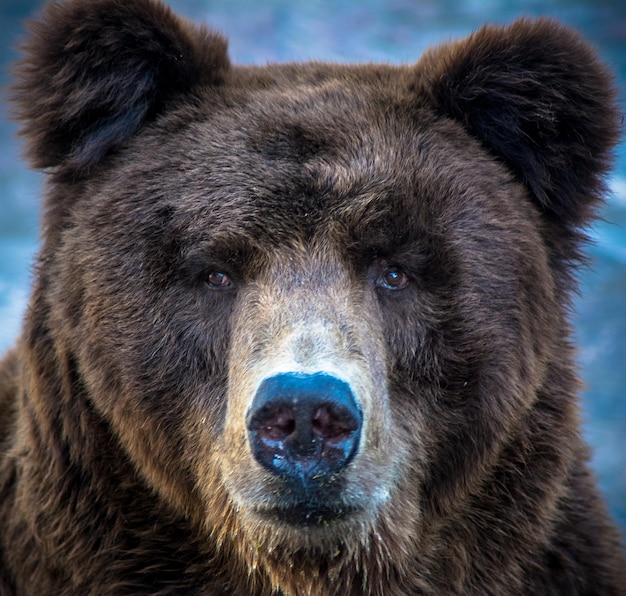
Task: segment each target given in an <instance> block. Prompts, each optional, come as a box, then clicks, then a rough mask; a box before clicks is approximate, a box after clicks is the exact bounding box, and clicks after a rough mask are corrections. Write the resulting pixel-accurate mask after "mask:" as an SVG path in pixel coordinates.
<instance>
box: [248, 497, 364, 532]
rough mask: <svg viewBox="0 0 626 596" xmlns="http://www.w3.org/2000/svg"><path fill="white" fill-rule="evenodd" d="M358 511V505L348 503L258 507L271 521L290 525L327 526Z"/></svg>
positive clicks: (261, 513)
mask: <svg viewBox="0 0 626 596" xmlns="http://www.w3.org/2000/svg"><path fill="white" fill-rule="evenodd" d="M357 512H358V508H357V507H353V506H352V507H351V506H346V505H340V504H337V505H321V504H320V505H317V504H312V503H302V504H298V505H292V506H289V507H274V508H270V509H265V508H264V509H257V510H256V513H257V515H259V516H260V517H262V518H264V519H265V520H267V521H270V522H271V523H274V524H276V523H279V524H286V525H288V526H297V527H299V528H301V527H319V528H325V527H329V526H333V525H336V524H338V523H340V522H342V521H345V520H346V519H348V518H351V517H353V516H354V515H355V514H356V513H357Z"/></svg>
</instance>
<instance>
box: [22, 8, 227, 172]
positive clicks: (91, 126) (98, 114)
mask: <svg viewBox="0 0 626 596" xmlns="http://www.w3.org/2000/svg"><path fill="white" fill-rule="evenodd" d="M22 49H23V51H24V52H25V56H24V58H22V59H21V60H20V61H19V62H18V63H17V64H16V65H15V67H14V74H15V78H16V82H15V84H14V85H13V92H12V99H13V101H14V104H15V113H16V116H17V119H18V120H19V121H20V122H21V124H22V127H21V134H22V135H23V136H24V137H26V139H27V155H28V157H29V158H30V160H31V162H32V164H33V165H34V166H35V167H39V168H46V167H52V166H62V167H64V168H66V169H68V171H71V172H72V173H73V174H74V175H80V174H81V172H85V171H86V170H87V169H88V168H89V167H91V166H93V165H95V164H96V163H98V162H99V161H100V160H101V159H102V158H103V157H104V156H105V155H106V154H107V153H109V152H110V151H112V150H114V149H115V148H117V147H119V146H120V145H121V144H123V143H124V142H125V141H126V140H127V139H128V138H129V137H130V136H132V135H134V134H135V133H136V132H137V131H138V130H139V129H140V128H141V126H142V125H143V124H144V123H145V122H146V121H147V120H149V119H150V118H153V117H154V116H155V115H156V114H157V113H158V112H159V110H161V109H162V108H163V106H164V104H165V102H166V101H167V100H169V99H171V98H172V97H173V96H175V95H177V94H181V93H185V92H187V91H189V90H190V89H191V88H192V87H194V86H195V85H201V84H209V85H217V84H219V83H220V82H221V81H222V80H223V78H224V76H225V74H226V72H227V70H228V67H229V61H228V57H227V52H226V41H225V39H224V38H222V37H221V36H220V35H218V34H216V33H213V32H211V31H209V30H208V29H206V28H197V27H194V26H193V25H191V24H188V23H186V22H185V21H183V20H182V19H180V18H178V17H177V16H175V15H174V14H173V13H172V12H171V11H170V10H169V9H168V8H167V7H166V6H164V5H163V4H161V3H160V2H158V1H154V0H66V1H65V2H62V3H55V2H49V3H48V4H47V5H46V7H45V8H44V10H43V13H42V14H41V16H40V18H39V19H37V20H36V21H34V22H32V23H31V24H30V35H29V36H28V37H27V39H26V41H25V43H24V45H23V47H22Z"/></svg>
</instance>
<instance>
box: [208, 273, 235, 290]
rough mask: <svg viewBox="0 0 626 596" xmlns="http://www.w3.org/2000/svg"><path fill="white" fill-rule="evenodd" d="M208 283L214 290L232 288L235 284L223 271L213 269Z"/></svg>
mask: <svg viewBox="0 0 626 596" xmlns="http://www.w3.org/2000/svg"><path fill="white" fill-rule="evenodd" d="M207 285H208V286H209V288H211V289H212V290H230V289H231V288H232V287H233V285H234V284H233V282H232V280H231V279H230V277H229V276H228V274H226V273H224V272H223V271H212V272H211V273H209V275H208V277H207Z"/></svg>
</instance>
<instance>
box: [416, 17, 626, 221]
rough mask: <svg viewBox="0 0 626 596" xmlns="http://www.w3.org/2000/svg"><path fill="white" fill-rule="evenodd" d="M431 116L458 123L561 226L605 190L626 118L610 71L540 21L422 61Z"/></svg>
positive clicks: (474, 38)
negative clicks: (523, 186)
mask: <svg viewBox="0 0 626 596" xmlns="http://www.w3.org/2000/svg"><path fill="white" fill-rule="evenodd" d="M417 68H418V70H419V71H420V73H421V74H420V76H421V77H422V79H421V81H422V84H423V85H424V87H423V90H424V91H425V92H426V94H427V96H428V97H429V99H430V102H431V103H432V105H433V107H434V109H435V111H436V112H437V113H438V114H440V115H443V116H446V117H449V118H452V119H454V120H456V121H458V122H460V123H461V124H462V125H463V126H464V127H465V128H466V129H467V130H468V132H469V133H470V134H471V135H472V136H474V137H475V138H476V139H478V140H479V141H480V142H481V143H482V144H483V146H484V147H486V148H487V149H488V150H489V151H490V152H491V153H492V154H493V155H494V156H496V157H497V158H498V159H501V160H502V161H503V162H504V163H505V164H506V165H507V166H508V167H509V168H510V169H511V170H512V172H513V173H514V174H515V176H516V177H517V178H518V179H519V180H520V181H521V182H523V183H524V184H525V185H526V187H527V188H528V190H529V191H530V194H531V196H532V197H533V199H534V200H535V202H536V204H537V205H538V206H539V207H540V209H541V211H542V212H543V213H544V216H545V217H546V218H548V219H549V220H550V221H551V222H552V223H555V224H556V225H558V226H559V227H560V228H561V229H562V230H569V231H573V230H575V229H576V228H577V227H579V226H581V225H583V224H585V223H586V222H587V221H588V220H589V219H590V218H591V217H592V216H593V214H594V211H595V207H596V205H597V203H598V202H599V200H600V199H601V197H602V195H603V193H604V192H605V191H606V188H605V185H604V181H603V178H604V175H605V174H606V173H607V171H608V168H609V166H610V165H611V161H612V160H611V156H612V149H613V147H614V146H615V144H616V142H617V140H618V136H619V131H620V126H621V120H622V117H621V114H620V111H619V109H618V107H617V101H616V96H617V93H616V91H615V89H614V86H613V76H612V74H611V72H610V71H609V70H608V69H607V67H606V66H604V65H603V64H602V63H601V62H600V61H599V59H598V57H597V55H596V53H595V51H594V50H593V48H591V46H589V45H588V44H587V43H586V42H585V41H583V40H582V39H581V38H580V36H579V35H578V34H577V33H576V32H574V31H573V30H571V29H569V28H567V27H564V26H563V25H560V24H558V23H557V22H555V21H553V20H551V19H547V18H542V19H538V20H534V21H533V20H529V19H519V20H517V21H515V22H513V23H512V24H511V25H510V26H508V27H498V26H486V27H483V28H482V29H480V30H479V31H477V32H476V33H474V34H473V35H470V36H469V37H467V38H466V39H464V40H461V41H459V42H456V43H452V44H449V45H444V46H440V47H438V48H434V49H432V50H430V51H428V52H427V53H426V54H425V55H424V56H423V58H422V59H421V60H420V62H419V63H418V65H417Z"/></svg>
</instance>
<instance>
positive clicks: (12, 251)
mask: <svg viewBox="0 0 626 596" xmlns="http://www.w3.org/2000/svg"><path fill="white" fill-rule="evenodd" d="M169 4H170V5H171V6H172V7H173V8H174V9H175V10H176V11H178V12H179V13H181V14H183V15H185V16H187V17H189V18H192V19H194V20H197V21H204V22H206V23H208V24H210V25H211V26H212V27H214V28H216V29H218V30H221V31H222V32H223V33H224V34H225V35H226V36H227V37H228V38H229V40H230V56H231V59H232V60H233V61H235V62H243V63H254V64H265V63H266V62H270V61H285V60H288V61H291V60H309V59H316V60H330V61H342V62H345V61H348V62H354V61H385V62H390V63H411V62H414V61H415V60H416V59H417V58H418V57H419V55H420V54H421V52H422V51H423V50H424V49H425V48H426V47H427V46H429V45H431V44H436V43H438V42H441V41H445V40H448V39H450V38H454V37H459V36H464V35H466V34H468V33H470V32H471V31H472V30H474V29H476V28H477V27H479V26H480V25H481V24H483V23H484V22H485V21H491V22H496V23H506V22H508V21H510V20H511V19H513V18H515V17H517V16H520V15H529V16H538V15H551V16H554V17H557V18H559V19H561V20H562V21H564V22H565V23H567V24H569V25H571V26H574V27H576V28H577V29H579V30H581V31H582V32H583V33H584V34H585V36H586V37H587V38H588V39H589V40H591V41H592V42H593V43H594V44H595V45H596V46H597V48H598V50H599V52H600V55H601V56H602V57H603V58H604V59H605V60H606V61H607V62H608V63H609V64H611V65H612V66H613V68H614V69H615V71H616V73H617V84H618V85H619V87H620V88H621V89H625V88H626V2H624V0H222V1H216V0H171V1H170V2H169ZM40 5H41V1H38V0H0V32H1V36H0V39H2V41H1V42H0V69H1V71H0V73H1V74H0V84H1V85H2V87H3V88H5V86H6V83H7V81H8V80H9V78H8V74H7V66H8V64H9V63H10V62H11V61H12V60H13V59H14V58H15V57H16V53H15V50H14V47H15V45H16V44H17V43H18V41H19V38H20V35H21V34H22V32H23V26H22V23H23V20H24V19H25V18H27V17H28V16H30V15H32V14H34V13H35V12H36V11H37V9H38V7H39V6H40ZM622 106H623V107H626V105H625V104H624V98H623V97H622ZM15 129H16V127H15V125H14V124H13V123H11V122H9V117H8V113H7V106H6V95H5V94H4V93H3V94H2V96H1V99H0V352H2V351H4V350H5V349H6V348H8V347H9V346H10V345H11V344H12V342H13V340H14V339H15V337H16V336H17V334H18V332H19V328H20V321H21V318H22V316H23V313H24V310H25V307H26V302H27V297H28V294H29V285H30V281H31V277H30V274H31V263H32V259H33V255H34V253H35V251H36V249H37V240H38V239H37V234H38V218H39V196H40V192H41V185H42V179H41V177H40V175H39V174H36V173H33V172H30V171H28V170H27V168H26V165H25V164H24V162H23V161H22V160H21V158H20V153H21V148H20V145H19V143H18V141H17V139H16V138H15ZM610 184H611V189H612V191H613V192H612V196H611V197H610V198H609V201H608V203H607V205H606V206H605V208H604V209H603V211H602V218H603V219H602V221H600V222H598V223H597V225H596V226H595V227H594V229H593V231H592V238H593V241H594V243H593V245H592V246H591V247H590V253H591V256H592V263H591V266H590V267H589V268H588V269H586V270H584V271H582V273H581V293H580V296H579V297H577V299H576V301H575V307H576V312H575V315H574V322H575V325H576V333H577V342H578V344H579V345H580V346H581V348H580V352H579V362H580V367H581V371H582V376H583V379H584V381H585V384H586V389H585V391H584V393H583V404H582V408H583V417H584V422H585V433H586V436H587V438H588V440H589V442H590V443H591V445H592V447H593V464H594V467H595V470H596V472H597V474H598V477H599V480H600V486H601V488H602V490H603V491H604V493H605V495H606V496H607V498H608V501H609V507H610V509H611V512H612V513H613V515H615V516H616V517H617V519H618V521H619V523H620V524H621V526H622V528H623V530H624V531H625V532H626V145H625V144H624V143H622V144H621V145H620V147H619V148H618V152H617V161H616V168H615V173H614V175H613V176H612V177H611V180H610Z"/></svg>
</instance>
